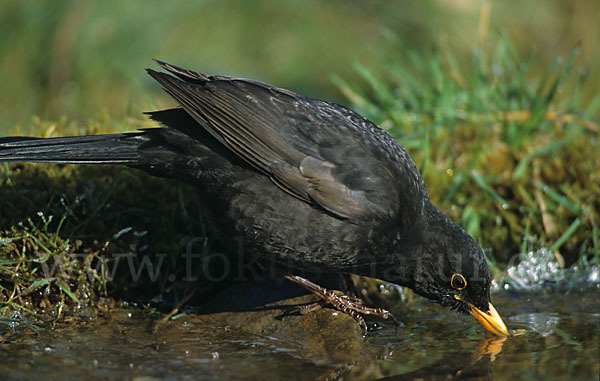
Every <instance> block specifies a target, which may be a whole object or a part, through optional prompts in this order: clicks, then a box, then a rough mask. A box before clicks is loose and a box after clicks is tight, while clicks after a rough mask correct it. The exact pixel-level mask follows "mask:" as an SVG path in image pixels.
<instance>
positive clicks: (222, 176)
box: [0, 61, 507, 333]
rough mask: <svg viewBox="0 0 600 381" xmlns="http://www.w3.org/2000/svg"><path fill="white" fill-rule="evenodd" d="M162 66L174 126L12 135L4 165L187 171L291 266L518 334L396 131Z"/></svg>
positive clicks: (238, 231)
mask: <svg viewBox="0 0 600 381" xmlns="http://www.w3.org/2000/svg"><path fill="white" fill-rule="evenodd" d="M157 62H158V61H157ZM158 64H159V65H160V66H161V67H162V68H163V69H165V70H167V71H168V72H170V73H171V74H173V75H170V74H166V73H161V72H156V71H154V70H151V69H148V70H147V71H148V73H149V74H150V75H151V76H152V78H154V79H155V80H156V81H158V82H159V83H160V84H161V86H162V87H163V89H164V90H165V91H166V92H167V93H168V94H169V95H171V96H172V97H173V98H174V99H175V100H176V101H177V103H178V105H179V107H178V108H174V109H169V110H163V111H156V112H150V113H148V114H149V115H150V118H152V119H153V120H155V121H157V122H160V123H161V124H162V126H163V127H162V128H155V129H146V130H142V131H138V132H131V133H122V134H110V135H96V136H81V137H65V138H50V139H40V138H25V137H23V138H21V137H8V138H2V139H0V161H33V162H52V163H74V164H122V165H126V166H129V167H135V168H139V169H142V170H145V171H148V172H150V173H152V174H155V175H157V176H163V177H174V178H178V179H181V180H183V181H186V182H189V183H192V184H194V185H196V186H197V187H198V189H199V192H200V193H201V194H202V196H203V198H204V199H205V200H208V202H207V207H208V209H209V211H210V212H211V215H212V219H213V221H214V223H215V224H216V226H218V227H219V228H220V229H221V230H223V231H224V232H225V233H226V234H231V235H232V236H241V237H243V239H244V241H243V242H244V249H245V250H246V252H249V253H252V254H253V255H255V256H257V257H258V258H259V259H261V260H263V261H269V262H271V263H274V264H276V266H277V267H278V268H279V269H280V270H281V271H282V272H284V273H287V274H296V275H302V276H305V277H311V274H312V275H314V274H320V273H324V272H327V273H330V272H334V273H354V274H359V275H366V276H371V277H375V278H379V279H382V280H385V281H389V282H393V283H396V284H399V285H402V286H407V287H410V288H412V289H413V290H414V291H415V292H417V293H419V294H421V295H423V296H425V297H427V298H430V299H432V300H434V301H436V302H439V303H441V304H442V305H446V306H451V307H453V308H456V309H458V310H460V311H463V312H470V313H472V314H473V315H474V316H475V317H476V318H478V320H480V321H481V322H482V324H484V326H486V323H485V321H489V322H491V323H489V324H488V326H486V328H488V329H489V330H491V331H495V332H496V333H506V332H507V331H506V328H505V327H504V324H503V323H502V324H500V323H501V322H502V320H501V319H500V317H499V316H498V314H497V313H496V312H495V310H494V309H493V307H492V306H491V303H490V275H489V271H488V267H487V264H486V260H485V257H484V255H483V252H482V251H481V249H480V247H479V246H478V244H477V243H476V242H475V240H474V239H473V238H472V237H471V236H469V235H468V234H467V233H466V232H465V231H464V230H463V229H462V228H460V227H459V226H458V225H456V224H455V223H454V222H452V221H451V220H450V219H449V218H448V217H447V216H446V215H445V214H444V213H442V212H441V211H440V210H438V209H437V208H436V207H434V206H433V205H432V204H431V202H430V200H429V197H428V195H427V190H426V188H425V185H424V184H423V180H422V178H421V176H420V175H419V172H418V170H417V168H416V166H415V164H414V163H413V161H412V160H411V158H410V157H409V155H408V154H407V153H406V151H405V150H404V149H403V148H402V147H401V146H400V144H398V142H396V141H395V140H394V139H393V138H392V137H391V136H389V135H388V134H387V133H386V132H385V131H383V130H382V129H380V128H379V127H378V126H376V125H375V124H373V123H372V122H370V121H368V120H366V119H365V118H363V117H361V116H360V115H358V114H356V113H354V112H353V111H351V110H349V109H347V108H345V107H343V106H340V105H337V104H333V103H329V102H324V101H320V100H315V99H310V98H307V97H303V96H300V95H298V94H295V93H293V92H290V91H288V90H284V89H279V88H276V87H273V86H270V85H267V84H264V83H260V82H256V81H251V80H246V79H238V78H230V77H225V76H207V75H203V74H199V73H195V72H192V71H189V70H185V69H181V68H178V67H176V66H173V65H169V64H167V63H164V62H158ZM459 275H460V277H458V276H459ZM463 281H464V282H463ZM463 283H464V286H463ZM474 311H475V312H474ZM486 317H489V319H487V318H486Z"/></svg>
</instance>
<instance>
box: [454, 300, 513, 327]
mask: <svg viewBox="0 0 600 381" xmlns="http://www.w3.org/2000/svg"><path fill="white" fill-rule="evenodd" d="M454 298H455V299H458V300H461V299H460V298H459V297H458V296H457V295H454ZM467 304H468V305H469V307H470V308H471V310H470V311H469V313H470V314H471V315H473V317H474V318H475V319H477V321H478V322H479V323H481V325H482V326H483V328H485V329H487V330H488V331H489V332H491V333H493V334H495V335H498V336H508V335H509V333H508V328H506V325H505V324H504V322H503V321H502V318H501V317H500V314H498V311H496V309H495V308H494V306H493V305H492V303H490V305H489V311H488V312H483V311H481V310H480V309H479V308H477V307H475V306H474V305H472V304H471V303H469V302H467Z"/></svg>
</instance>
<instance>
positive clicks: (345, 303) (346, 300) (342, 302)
mask: <svg viewBox="0 0 600 381" xmlns="http://www.w3.org/2000/svg"><path fill="white" fill-rule="evenodd" d="M285 278H286V279H287V280H290V281H292V282H294V283H296V284H298V285H300V286H302V287H303V288H305V289H307V290H308V291H310V292H312V293H313V294H315V295H317V296H318V297H319V298H321V299H322V300H320V301H318V302H315V303H310V304H306V305H303V306H298V307H294V308H291V309H288V310H287V311H285V312H284V316H285V315H289V314H290V313H293V312H299V313H300V314H302V315H304V314H307V313H309V312H313V311H316V310H318V309H320V308H322V307H324V306H326V305H331V306H332V307H333V308H335V309H336V310H338V311H341V312H343V313H345V314H348V315H350V316H352V318H353V319H354V320H355V321H356V322H357V323H358V325H359V326H361V327H362V328H363V330H364V334H365V335H366V334H367V323H366V322H365V319H364V318H363V317H362V315H375V316H379V317H381V318H383V319H388V318H391V319H392V320H393V321H394V324H395V325H396V326H398V320H396V318H395V317H394V315H392V314H391V313H390V312H389V311H388V310H385V309H383V308H371V307H367V306H365V303H364V301H363V300H362V299H360V298H353V297H350V296H347V295H343V294H341V295H340V294H337V293H335V292H334V291H333V290H328V289H326V288H324V287H321V286H319V285H318V284H316V283H313V282H311V281H309V280H308V279H305V278H302V277H299V276H297V275H286V276H285Z"/></svg>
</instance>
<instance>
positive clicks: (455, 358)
mask: <svg viewBox="0 0 600 381" xmlns="http://www.w3.org/2000/svg"><path fill="white" fill-rule="evenodd" d="M506 340H507V337H506V336H502V337H500V336H492V335H489V336H486V338H485V339H483V340H481V341H480V342H479V344H478V345H477V347H476V348H475V351H474V352H472V353H470V352H467V351H458V352H449V353H447V354H446V355H445V356H443V358H442V359H441V360H439V361H436V362H435V363H433V364H431V365H428V366H425V367H423V368H421V369H418V370H415V371H412V372H408V373H404V374H399V375H394V376H388V377H384V378H381V377H380V378H379V380H389V381H392V380H395V381H399V380H415V379H423V380H448V379H472V378H477V379H492V378H493V376H492V362H493V361H495V360H496V357H497V356H498V354H499V353H500V352H502V346H503V345H504V342H505V341H506ZM391 355H392V353H391V351H390V352H388V356H386V358H380V359H379V360H381V359H383V360H385V359H389V358H390V357H391ZM390 360H391V361H393V360H392V359H390ZM384 364H385V363H379V366H377V365H376V364H375V363H373V365H375V367H374V368H379V367H386V366H385V365H384ZM359 367H360V369H361V370H359V368H354V369H353V366H352V365H344V366H340V367H338V368H336V369H334V370H333V371H331V372H330V373H327V374H326V375H323V377H322V378H321V380H336V379H338V378H340V377H342V376H344V375H349V373H351V372H353V371H355V372H356V375H357V376H358V377H357V378H358V379H370V378H373V379H375V378H377V376H376V375H377V373H379V374H381V372H382V371H383V372H385V370H384V369H373V368H371V367H370V366H367V367H364V366H359ZM366 368H370V369H368V370H367V369H366ZM350 379H354V377H350Z"/></svg>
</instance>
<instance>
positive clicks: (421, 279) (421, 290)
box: [390, 206, 508, 335]
mask: <svg viewBox="0 0 600 381" xmlns="http://www.w3.org/2000/svg"><path fill="white" fill-rule="evenodd" d="M426 226H427V228H426V229H423V231H425V232H426V233H425V234H423V236H422V237H420V238H419V239H418V240H416V242H417V243H416V244H415V245H414V246H412V247H413V250H412V252H411V254H410V255H408V256H407V255H404V256H403V257H404V258H403V259H402V261H403V263H402V264H401V265H400V266H395V268H396V269H398V268H399V267H401V268H402V271H401V273H402V274H397V275H400V279H401V281H396V282H395V283H398V284H401V285H404V286H407V287H410V288H411V289H412V290H413V291H415V292H416V293H417V294H419V295H422V296H424V297H426V298H428V299H431V300H433V301H435V302H437V303H439V304H441V305H443V306H447V307H450V308H452V309H455V310H457V311H458V312H461V313H469V314H471V315H472V316H473V317H475V319H477V320H478V321H479V322H480V323H481V324H482V325H483V326H484V328H485V329H487V330H488V331H490V332H492V333H494V334H496V335H508V329H507V328H506V325H505V324H504V322H503V321H502V318H501V317H500V315H499V314H498V312H497V311H496V309H495V308H494V306H493V305H492V303H491V301H490V284H491V279H490V272H489V269H488V265H487V261H486V258H485V255H484V253H483V251H482V250H481V247H480V246H479V245H478V244H477V242H476V241H475V240H474V239H473V238H472V237H471V236H470V235H469V234H468V233H467V232H466V231H464V230H463V229H462V228H461V227H460V226H458V225H456V224H455V223H454V222H452V220H450V218H448V217H447V216H446V215H445V214H443V213H442V212H441V211H439V210H437V209H436V208H434V207H433V206H432V209H431V210H430V211H429V212H428V214H427V218H426ZM390 280H391V279H390Z"/></svg>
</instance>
